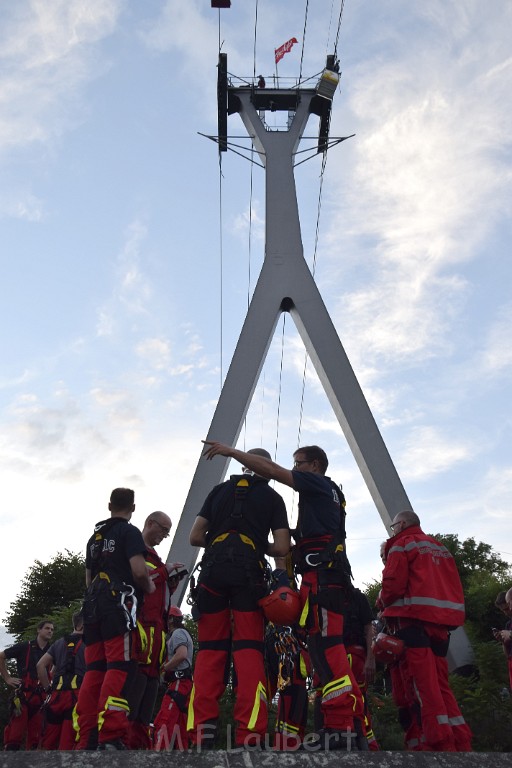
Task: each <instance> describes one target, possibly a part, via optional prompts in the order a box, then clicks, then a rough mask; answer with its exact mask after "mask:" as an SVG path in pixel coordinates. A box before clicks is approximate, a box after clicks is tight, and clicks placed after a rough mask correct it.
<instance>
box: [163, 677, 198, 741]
mask: <svg viewBox="0 0 512 768" xmlns="http://www.w3.org/2000/svg"><path fill="white" fill-rule="evenodd" d="M191 690H192V680H191V679H190V678H181V679H179V680H173V681H172V682H171V683H170V684H169V687H168V688H167V691H166V692H165V696H164V697H163V699H162V705H161V707H160V711H159V712H158V714H157V716H156V718H155V728H154V749H155V750H156V751H157V752H160V751H163V750H166V751H167V750H170V749H179V750H184V749H187V748H188V736H187V711H188V704H189V699H190V692H191Z"/></svg>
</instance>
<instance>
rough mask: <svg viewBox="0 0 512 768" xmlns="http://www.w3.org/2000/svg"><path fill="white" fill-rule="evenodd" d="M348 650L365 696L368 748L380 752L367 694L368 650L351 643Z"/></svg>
mask: <svg viewBox="0 0 512 768" xmlns="http://www.w3.org/2000/svg"><path fill="white" fill-rule="evenodd" d="M346 651H347V657H348V660H349V663H350V666H351V668H352V672H353V673H354V677H355V678H356V681H357V684H358V686H359V690H360V691H361V695H362V697H363V704H364V724H365V728H366V738H367V739H368V749H370V750H371V751H372V752H379V751H380V747H379V743H378V741H377V739H376V738H375V734H374V732H373V726H372V716H371V713H370V708H369V706H368V697H367V695H366V693H367V690H368V684H367V682H366V677H365V674H364V667H365V663H366V650H365V649H364V648H363V646H362V645H349V646H347V647H346Z"/></svg>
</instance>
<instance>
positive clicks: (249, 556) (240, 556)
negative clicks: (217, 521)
mask: <svg viewBox="0 0 512 768" xmlns="http://www.w3.org/2000/svg"><path fill="white" fill-rule="evenodd" d="M247 560H249V561H250V562H251V563H255V562H260V563H261V565H262V567H263V561H264V560H265V556H264V555H263V554H262V553H260V552H258V549H257V547H256V544H255V543H254V541H253V540H252V539H251V537H250V536H247V535H246V534H245V533H240V532H239V531H226V532H225V533H221V534H219V535H218V536H216V537H215V538H214V539H213V541H211V542H210V543H209V544H208V546H207V547H206V549H205V553H204V555H203V559H202V561H201V564H202V566H201V567H203V568H204V567H205V566H209V565H217V564H219V563H234V564H236V565H239V564H241V563H246V562H247Z"/></svg>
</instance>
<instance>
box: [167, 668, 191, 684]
mask: <svg viewBox="0 0 512 768" xmlns="http://www.w3.org/2000/svg"><path fill="white" fill-rule="evenodd" d="M165 679H166V681H167V682H169V683H173V682H174V681H175V680H192V670H191V669H190V667H187V669H173V670H171V671H170V672H166V673H165Z"/></svg>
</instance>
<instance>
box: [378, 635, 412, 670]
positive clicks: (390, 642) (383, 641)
mask: <svg viewBox="0 0 512 768" xmlns="http://www.w3.org/2000/svg"><path fill="white" fill-rule="evenodd" d="M372 650H373V655H374V656H375V660H376V661H380V662H382V664H393V662H395V661H399V660H400V659H401V658H402V656H403V653H404V650H405V645H404V641H403V640H400V638H399V637H395V636H394V635H386V633H385V632H379V634H378V635H377V637H376V638H375V640H374V641H373V643H372Z"/></svg>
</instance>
